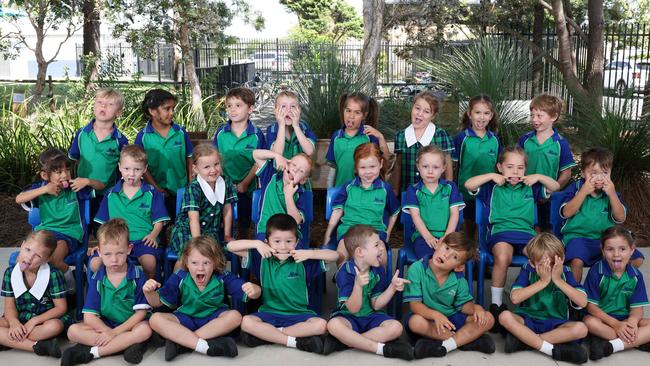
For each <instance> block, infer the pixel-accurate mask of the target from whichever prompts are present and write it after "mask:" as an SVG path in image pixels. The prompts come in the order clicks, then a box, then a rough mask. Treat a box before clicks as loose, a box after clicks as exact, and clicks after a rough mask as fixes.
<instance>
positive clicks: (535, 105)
mask: <svg viewBox="0 0 650 366" xmlns="http://www.w3.org/2000/svg"><path fill="white" fill-rule="evenodd" d="M533 109H539V110H540V111H544V112H546V113H548V114H549V115H550V116H555V122H558V121H559V120H560V116H561V115H562V111H563V110H564V102H562V99H560V98H558V97H556V96H554V95H550V94H540V95H538V96H536V97H535V98H533V100H531V101H530V110H531V111H532V110H533Z"/></svg>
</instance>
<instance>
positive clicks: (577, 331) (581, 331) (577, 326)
mask: <svg viewBox="0 0 650 366" xmlns="http://www.w3.org/2000/svg"><path fill="white" fill-rule="evenodd" d="M570 329H571V335H572V336H573V338H574V339H582V338H584V337H586V336H587V334H588V333H589V329H587V326H586V325H585V323H583V322H574V323H573V324H571V327H570Z"/></svg>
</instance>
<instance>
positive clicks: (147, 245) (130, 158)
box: [90, 145, 169, 278]
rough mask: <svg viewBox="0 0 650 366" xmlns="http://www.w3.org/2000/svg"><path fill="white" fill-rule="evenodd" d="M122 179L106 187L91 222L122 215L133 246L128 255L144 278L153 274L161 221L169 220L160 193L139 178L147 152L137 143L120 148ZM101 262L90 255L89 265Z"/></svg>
mask: <svg viewBox="0 0 650 366" xmlns="http://www.w3.org/2000/svg"><path fill="white" fill-rule="evenodd" d="M119 169H120V173H122V181H121V182H118V183H117V184H116V185H115V186H114V187H112V188H110V189H109V190H108V191H107V193H106V195H105V196H104V199H103V200H102V203H101V205H100V206H99V211H98V212H97V216H95V222H98V223H100V224H104V223H106V222H107V221H108V220H109V219H112V218H116V217H119V218H122V219H124V220H125V221H126V222H128V223H129V238H130V240H131V244H132V245H133V249H132V251H131V253H130V256H131V257H134V258H137V259H138V262H140V265H142V268H143V270H144V273H145V274H146V276H147V278H153V277H154V275H155V274H156V258H158V257H159V253H160V248H159V247H158V235H159V234H160V232H161V231H162V229H163V223H164V222H165V221H168V220H169V215H167V209H166V208H165V198H164V196H163V194H162V193H161V192H160V191H158V190H156V189H155V188H153V187H152V186H150V185H149V184H147V183H144V182H143V181H142V176H143V175H144V173H145V171H146V170H147V154H146V153H145V152H144V150H143V149H142V147H140V146H138V145H129V146H127V147H125V148H124V149H122V152H121V153H120V163H119ZM100 263H101V261H100V260H99V258H93V259H92V260H91V262H90V268H91V269H92V271H93V272H96V271H97V270H98V269H99V265H100Z"/></svg>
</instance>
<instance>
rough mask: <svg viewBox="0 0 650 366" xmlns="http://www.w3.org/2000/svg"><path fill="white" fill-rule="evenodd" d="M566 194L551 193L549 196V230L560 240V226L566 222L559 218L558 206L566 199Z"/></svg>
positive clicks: (563, 192) (562, 192)
mask: <svg viewBox="0 0 650 366" xmlns="http://www.w3.org/2000/svg"><path fill="white" fill-rule="evenodd" d="M566 196H567V193H566V192H565V191H561V192H553V193H552V194H551V228H552V229H553V234H554V235H555V236H557V237H558V239H560V240H562V226H564V223H565V222H566V220H565V219H563V218H562V216H560V206H562V202H564V199H565V198H566Z"/></svg>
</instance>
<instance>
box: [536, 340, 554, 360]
mask: <svg viewBox="0 0 650 366" xmlns="http://www.w3.org/2000/svg"><path fill="white" fill-rule="evenodd" d="M539 351H540V352H542V353H545V354H547V355H549V356H551V357H552V356H553V345H552V344H550V343H548V342H547V341H542V346H541V347H540V348H539Z"/></svg>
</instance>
